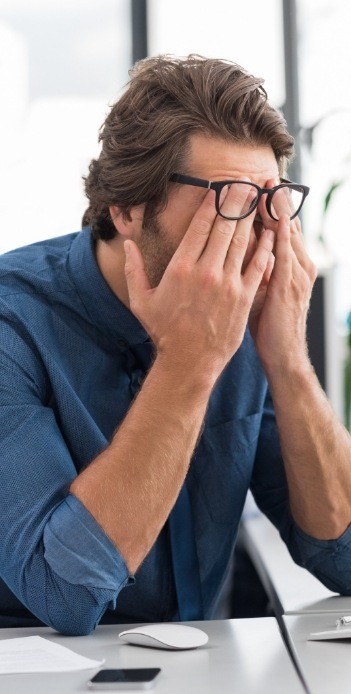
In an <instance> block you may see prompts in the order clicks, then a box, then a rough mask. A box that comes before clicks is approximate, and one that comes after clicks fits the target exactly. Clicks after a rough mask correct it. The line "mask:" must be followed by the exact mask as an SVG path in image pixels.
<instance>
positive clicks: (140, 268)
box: [124, 240, 151, 304]
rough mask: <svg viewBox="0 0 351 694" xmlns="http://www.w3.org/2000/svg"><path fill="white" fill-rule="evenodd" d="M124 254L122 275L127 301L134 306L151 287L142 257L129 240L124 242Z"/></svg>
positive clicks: (136, 247) (134, 244)
mask: <svg viewBox="0 0 351 694" xmlns="http://www.w3.org/2000/svg"><path fill="white" fill-rule="evenodd" d="M124 252H125V255H126V262H125V265H124V273H125V277H126V282H127V287H128V294H129V301H130V303H131V304H132V303H133V304H135V302H136V301H137V299H138V298H139V297H140V296H141V295H142V294H144V293H145V292H146V291H147V290H148V289H150V288H151V287H150V283H149V280H148V278H147V275H146V272H145V268H144V261H143V257H142V255H141V253H140V250H139V248H138V246H137V245H136V243H134V241H130V240H128V241H125V242H124Z"/></svg>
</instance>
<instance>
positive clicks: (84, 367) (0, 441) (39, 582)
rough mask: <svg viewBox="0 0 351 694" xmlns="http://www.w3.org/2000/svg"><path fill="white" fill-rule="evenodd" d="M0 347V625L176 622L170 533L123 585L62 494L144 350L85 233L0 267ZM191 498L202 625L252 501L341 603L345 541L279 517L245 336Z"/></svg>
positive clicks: (102, 435) (264, 419)
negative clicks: (319, 536) (320, 537)
mask: <svg viewBox="0 0 351 694" xmlns="http://www.w3.org/2000/svg"><path fill="white" fill-rule="evenodd" d="M0 332H1V337H0V355H1V357H0V358H1V369H0V467H1V484H0V508H1V517H0V577H1V579H2V580H1V579H0V626H8V625H16V624H17V625H26V624H29V623H32V622H31V621H30V620H31V618H33V619H34V617H35V618H37V619H38V620H40V621H41V622H44V623H45V624H49V625H51V626H52V627H53V628H54V629H57V630H58V631H62V632H65V633H70V634H84V633H89V632H90V631H91V630H92V629H93V628H94V627H95V626H96V625H97V624H98V623H99V622H100V621H101V620H102V619H103V620H105V621H111V622H119V623H125V622H147V621H171V620H173V619H177V604H176V596H175V589H174V582H173V576H172V569H171V558H170V546H169V538H168V531H167V524H166V526H165V527H164V529H163V530H162V532H161V533H160V535H159V537H158V539H157V541H156V542H155V544H154V546H153V548H152V549H151V551H150V552H149V554H148V556H147V557H146V559H145V560H144V562H143V564H142V566H141V567H140V568H139V570H138V571H137V573H136V576H135V577H132V576H129V575H128V570H127V567H126V565H125V562H124V560H123V557H122V556H121V554H120V553H119V552H118V550H117V549H116V547H115V546H114V545H113V544H112V543H111V541H110V539H109V538H108V537H107V536H106V534H105V533H104V531H103V530H102V528H101V527H100V526H99V525H98V524H97V522H96V521H95V520H94V518H93V517H92V516H91V515H90V514H89V512H88V511H87V510H86V509H85V507H84V506H83V505H82V504H81V503H80V502H79V501H78V500H77V499H76V498H75V497H74V496H73V495H71V494H69V492H68V490H69V486H70V484H71V482H72V480H73V479H74V477H75V476H76V475H77V474H78V473H79V472H80V471H81V470H82V469H83V468H84V467H85V466H86V465H89V463H90V462H91V460H93V459H94V458H95V457H96V456H97V455H98V454H99V453H100V452H101V451H102V450H103V449H104V448H105V447H106V446H107V445H108V443H109V441H110V440H111V437H112V435H113V433H114V431H115V430H116V427H117V426H118V424H119V423H120V422H121V421H122V420H123V418H124V417H125V414H126V412H127V410H128V408H129V406H130V404H131V402H132V400H133V398H134V397H135V394H136V393H137V391H138V389H139V388H140V385H141V384H142V380H143V377H144V375H145V374H144V367H143V365H142V363H141V361H140V360H139V358H138V353H139V351H140V349H141V348H142V346H143V344H144V343H145V342H146V341H147V340H148V335H147V334H146V333H145V331H144V329H143V328H142V326H141V325H140V323H139V322H138V321H137V319H136V318H135V317H134V316H133V315H132V313H131V312H130V311H129V310H128V309H127V308H126V307H125V306H124V305H123V304H122V303H121V302H120V301H119V300H118V299H117V298H116V296H115V295H114V294H113V293H112V291H111V290H110V289H109V287H108V285H107V284H106V283H105V281H104V279H103V277H102V275H101V273H100V271H99V268H98V266H97V264H96V260H95V254H94V246H93V242H92V238H91V233H90V230H89V229H84V230H83V231H81V232H78V233H75V234H70V235H67V236H63V237H61V238H57V239H51V240H48V241H45V242H41V243H37V244H33V245H31V246H27V247H25V248H21V249H18V250H15V251H11V252H10V253H7V254H5V255H3V256H2V257H1V258H0ZM187 486H188V489H189V493H190V499H191V504H192V508H193V514H194V517H195V539H196V546H197V552H198V557H199V567H200V577H201V589H202V599H203V604H204V616H205V618H206V619H209V618H211V615H212V614H213V609H214V606H215V603H216V599H217V597H218V594H219V591H220V588H221V586H222V583H223V580H224V577H225V574H226V571H227V568H228V565H229V562H230V558H231V555H232V552H233V548H234V544H235V539H236V535H237V530H238V524H239V521H240V517H241V513H242V509H243V505H244V502H245V497H246V493H247V490H248V488H249V487H251V489H252V492H253V494H254V497H255V499H256V502H257V503H258V505H259V506H260V508H261V509H262V510H263V511H264V512H265V513H266V514H267V516H268V517H269V518H270V519H271V520H272V521H273V523H275V525H276V526H277V527H278V528H279V530H280V533H281V535H282V537H283V539H284V540H285V541H286V542H287V544H288V547H289V549H290V551H291V553H292V555H293V557H294V558H295V560H296V561H297V562H299V563H300V564H302V565H303V566H306V567H307V568H308V569H310V570H311V571H312V572H313V573H315V575H317V576H318V577H319V578H320V579H321V580H322V581H323V582H324V583H325V584H326V585H327V586H328V587H330V588H331V589H332V590H335V591H340V592H344V593H350V591H351V550H350V547H349V544H350V538H351V531H350V530H348V531H347V532H346V533H345V534H344V535H343V536H342V537H341V538H340V539H339V540H335V541H330V542H321V541H317V540H315V539H313V538H311V537H308V536H306V535H305V534H304V533H302V532H301V530H299V528H297V527H296V525H295V524H294V523H293V522H292V519H291V517H290V515H289V507H288V493H287V486H286V480H285V475H284V467H283V463H282V458H281V453H280V448H279V441H278V436H277V430H276V425H275V419H274V412H273V407H272V403H271V400H270V397H269V394H268V393H267V384H266V380H265V377H264V374H263V372H262V369H261V365H260V362H259V359H258V357H257V355H256V352H255V350H254V347H253V344H252V341H251V338H250V336H249V333H248V332H247V333H246V334H245V338H244V341H243V344H242V346H241V347H240V349H239V350H238V352H237V353H236V355H235V356H234V358H233V359H232V360H231V362H230V363H229V364H228V366H227V367H226V369H225V371H224V372H223V373H222V375H221V377H220V379H219V380H218V382H217V384H216V387H215V389H214V391H213V393H212V396H211V399H210V403H209V407H208V411H207V414H206V419H205V424H204V429H203V433H202V436H201V439H200V441H199V443H198V446H197V448H196V451H195V454H194V456H193V460H192V462H191V466H190V470H189V473H188V479H187ZM33 616H34V617H33Z"/></svg>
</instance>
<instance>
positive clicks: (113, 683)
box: [88, 667, 161, 690]
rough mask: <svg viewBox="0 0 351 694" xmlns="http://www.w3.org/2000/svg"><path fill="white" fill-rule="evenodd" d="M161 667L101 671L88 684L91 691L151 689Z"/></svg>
mask: <svg viewBox="0 0 351 694" xmlns="http://www.w3.org/2000/svg"><path fill="white" fill-rule="evenodd" d="M160 672H161V669H160V668H159V667H145V668H126V669H124V670H108V669H105V670H100V671H99V672H98V673H97V674H96V675H95V677H92V679H91V680H90V681H89V682H88V687H89V689H110V690H111V689H151V687H152V686H153V684H154V682H155V680H156V677H157V676H158V675H159V674H160Z"/></svg>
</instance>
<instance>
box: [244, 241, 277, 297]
mask: <svg viewBox="0 0 351 694" xmlns="http://www.w3.org/2000/svg"><path fill="white" fill-rule="evenodd" d="M273 243H274V232H273V231H272V230H271V229H265V231H264V232H263V234H262V236H261V238H260V240H259V242H258V244H257V248H256V251H255V253H254V254H253V256H252V258H251V260H250V262H249V263H248V265H247V268H246V270H245V273H244V279H245V283H246V284H247V285H248V286H251V289H252V291H253V292H254V293H256V292H257V289H258V287H259V286H260V284H261V283H262V280H263V278H264V276H265V273H266V272H267V271H268V267H269V266H270V263H271V255H272V249H273Z"/></svg>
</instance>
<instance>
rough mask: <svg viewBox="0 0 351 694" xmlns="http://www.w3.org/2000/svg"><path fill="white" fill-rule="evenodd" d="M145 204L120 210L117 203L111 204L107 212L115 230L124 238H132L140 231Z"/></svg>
mask: <svg viewBox="0 0 351 694" xmlns="http://www.w3.org/2000/svg"><path fill="white" fill-rule="evenodd" d="M144 210H145V205H136V206H135V207H131V208H130V209H129V210H121V208H120V207H118V205H111V207H109V212H110V215H111V219H112V222H113V224H114V226H115V228H116V231H117V232H118V233H119V234H120V235H121V236H123V237H125V238H131V239H134V238H135V237H137V236H138V235H139V233H140V231H141V228H142V224H143V219H144Z"/></svg>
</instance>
